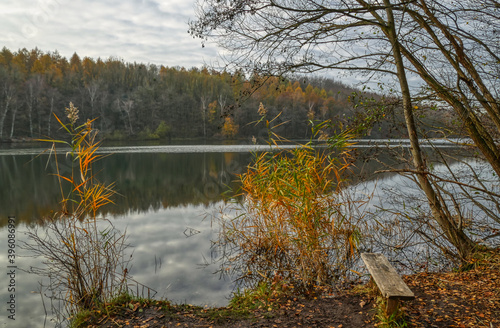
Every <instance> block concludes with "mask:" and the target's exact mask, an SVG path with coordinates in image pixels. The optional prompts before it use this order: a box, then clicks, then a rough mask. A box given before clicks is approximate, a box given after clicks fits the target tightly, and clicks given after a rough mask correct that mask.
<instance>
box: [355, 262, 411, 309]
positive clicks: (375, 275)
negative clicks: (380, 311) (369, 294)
mask: <svg viewBox="0 0 500 328" xmlns="http://www.w3.org/2000/svg"><path fill="white" fill-rule="evenodd" d="M361 258H362V259H363V262H365V265H366V268H367V269H368V271H370V274H371V276H372V279H373V280H374V281H375V283H376V284H377V286H378V288H379V289H380V292H381V293H382V296H383V297H385V298H387V307H386V309H385V313H386V314H387V315H388V316H390V315H391V314H393V313H394V312H395V311H396V309H397V308H398V305H399V300H412V299H414V298H415V295H413V292H412V291H411V290H410V288H408V286H407V285H406V284H405V282H404V281H403V279H401V277H400V276H399V274H398V273H397V272H396V270H395V269H394V268H393V267H392V265H391V264H390V263H389V261H388V260H387V258H386V257H385V256H384V255H382V254H377V253H362V254H361Z"/></svg>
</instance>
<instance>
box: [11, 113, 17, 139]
mask: <svg viewBox="0 0 500 328" xmlns="http://www.w3.org/2000/svg"><path fill="white" fill-rule="evenodd" d="M17 108H18V107H17V106H14V108H13V109H12V123H11V126H10V135H9V139H12V137H13V136H14V125H15V123H16V114H17Z"/></svg>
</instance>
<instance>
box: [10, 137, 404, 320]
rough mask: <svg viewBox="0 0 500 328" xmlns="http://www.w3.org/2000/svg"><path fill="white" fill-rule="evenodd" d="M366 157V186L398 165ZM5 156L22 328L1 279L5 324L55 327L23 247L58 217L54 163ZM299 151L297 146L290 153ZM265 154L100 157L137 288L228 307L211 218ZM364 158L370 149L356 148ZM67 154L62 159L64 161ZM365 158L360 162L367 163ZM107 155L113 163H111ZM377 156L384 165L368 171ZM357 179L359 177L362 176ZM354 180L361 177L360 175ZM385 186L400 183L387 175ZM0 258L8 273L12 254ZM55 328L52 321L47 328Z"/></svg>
mask: <svg viewBox="0 0 500 328" xmlns="http://www.w3.org/2000/svg"><path fill="white" fill-rule="evenodd" d="M364 146H366V148H365V150H361V151H360V153H359V154H358V155H359V159H358V161H357V166H358V170H360V171H361V172H362V173H363V174H364V175H365V176H370V175H372V173H373V172H374V171H375V170H377V169H379V168H381V167H383V165H384V164H391V163H393V164H394V165H395V163H396V160H395V159H394V158H393V157H392V156H391V155H389V153H383V154H382V155H381V154H380V153H378V154H374V153H370V151H371V149H372V148H373V147H372V146H370V145H364ZM3 147H4V148H3V149H0V167H1V171H0V243H1V245H7V235H8V233H7V231H6V225H7V220H8V216H9V215H11V216H15V217H16V221H17V222H16V223H17V233H16V246H17V249H16V251H17V255H20V256H24V257H18V258H16V263H15V264H16V265H17V267H18V269H17V271H16V276H15V288H16V291H15V295H16V321H15V322H13V321H11V320H9V319H7V315H8V314H7V312H6V310H4V309H5V304H6V302H7V301H8V300H9V292H7V285H8V284H9V281H8V277H7V275H6V274H5V273H4V272H2V278H1V279H0V282H1V289H0V295H1V299H2V302H3V303H2V304H4V306H3V307H2V311H1V316H0V318H1V319H0V322H2V323H5V322H7V323H8V326H9V327H28V326H33V327H35V326H36V327H39V326H41V324H40V323H41V322H43V321H44V320H49V319H50V315H49V317H48V318H46V316H45V310H44V307H43V305H42V298H43V299H44V300H45V301H47V300H48V296H49V295H43V294H42V295H41V294H40V292H39V290H40V287H39V283H38V280H39V277H37V276H34V275H30V274H28V273H26V272H23V271H20V269H27V268H29V267H30V266H36V265H38V264H39V260H36V259H33V258H31V257H29V256H28V255H29V254H24V253H23V250H22V249H19V246H20V245H21V243H22V242H23V241H26V240H25V238H26V237H25V235H24V234H23V231H26V229H27V226H33V225H37V224H38V220H39V219H40V218H41V217H43V216H46V215H50V213H51V212H52V211H53V210H54V209H57V208H58V202H59V200H60V198H61V195H60V189H59V186H58V182H57V179H56V177H55V176H54V175H53V174H54V173H55V172H56V168H55V164H54V162H53V161H48V158H49V156H48V155H47V154H43V155H39V154H40V151H41V148H39V147H32V148H27V147H26V145H22V144H21V145H8V146H7V145H3ZM287 147H293V146H287ZM267 149H269V147H268V146H255V145H196V144H193V145H154V144H149V145H134V146H131V145H126V146H124V145H110V146H105V147H102V148H101V153H102V155H104V156H105V157H104V158H103V159H101V160H100V161H99V162H97V163H96V165H95V170H96V172H99V174H98V177H100V178H101V179H100V180H101V181H103V182H107V183H111V182H115V183H116V188H115V189H116V190H117V191H118V193H119V195H117V196H116V197H115V205H111V206H107V207H106V208H105V209H104V210H103V212H102V215H103V216H105V217H106V218H109V219H110V220H112V222H113V224H114V225H115V227H116V228H118V229H119V230H121V231H125V230H126V231H127V235H128V243H129V244H130V245H131V248H130V250H133V260H132V262H131V266H130V270H129V272H130V274H131V275H132V276H133V278H134V280H136V281H138V282H140V283H142V284H144V285H145V286H148V287H150V288H151V289H153V290H155V291H156V292H157V293H156V296H155V298H157V299H168V300H171V301H173V302H177V303H189V304H195V305H201V306H204V305H207V306H223V305H226V304H227V302H228V298H229V297H230V294H231V291H232V290H233V287H234V285H233V283H232V281H231V280H224V279H221V277H220V276H219V274H214V272H216V271H217V270H218V266H217V263H214V260H216V254H214V253H213V251H212V248H211V245H212V240H214V239H215V238H216V227H212V225H211V220H210V217H211V215H214V214H216V213H217V211H218V209H219V208H220V207H221V206H222V205H223V199H222V196H221V193H222V192H224V191H227V190H228V189H229V187H237V186H236V185H235V183H234V181H233V180H234V179H235V177H236V174H238V173H242V172H243V171H244V170H245V169H246V166H247V165H248V163H249V162H250V161H251V159H252V154H251V152H252V151H262V150H267ZM360 149H364V148H363V147H360ZM60 153H63V151H60ZM361 153H362V154H364V155H362V154H361ZM107 155H109V156H107ZM373 156H376V157H377V158H378V159H379V160H378V161H370V160H368V159H370V158H371V157H373ZM59 158H60V159H59V161H60V165H59V169H60V172H61V174H65V173H69V172H71V166H72V165H73V164H72V162H71V161H70V160H69V159H67V158H66V157H65V156H64V155H59ZM358 173H359V172H358ZM357 175H358V174H357ZM384 179H385V180H386V181H390V180H391V179H395V176H394V174H389V175H386V176H385V178H384ZM2 249H3V250H4V251H3V252H4V254H2V255H1V256H0V263H1V264H2V265H1V267H2V268H6V267H7V265H8V263H7V256H6V255H7V254H6V248H5V246H4V247H3V248H2ZM54 325H55V324H54V323H52V322H50V321H48V322H46V326H47V327H52V326H54Z"/></svg>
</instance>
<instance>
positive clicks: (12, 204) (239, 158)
mask: <svg viewBox="0 0 500 328" xmlns="http://www.w3.org/2000/svg"><path fill="white" fill-rule="evenodd" d="M250 157H251V155H250V154H249V153H189V154H181V153H173V154H166V153H160V154H155V153H144V154H141V153H118V154H113V155H112V156H108V157H105V158H103V159H102V160H100V161H99V162H97V163H96V164H95V172H99V173H98V177H100V178H101V181H103V182H106V183H112V182H115V184H116V185H115V186H116V188H115V189H116V190H117V191H118V193H119V195H118V196H116V197H115V203H116V204H115V205H110V206H107V207H106V208H105V209H104V212H103V214H112V215H122V214H125V213H129V212H141V213H144V212H151V211H157V210H159V209H162V208H172V207H178V206H187V205H205V206H209V205H211V204H213V203H214V202H217V201H220V200H221V198H222V196H221V193H222V192H224V191H226V190H227V189H228V188H229V187H230V186H234V185H233V180H234V179H235V174H237V173H241V172H242V170H243V169H245V167H246V165H248V163H249V161H250ZM48 159H49V158H48V156H47V155H42V156H35V155H6V156H0V165H1V167H2V170H1V172H0V185H1V186H2V188H0V208H1V209H2V213H5V214H9V215H16V216H17V217H18V218H19V220H20V221H21V222H24V223H29V222H33V221H34V220H36V219H37V218H40V217H42V216H44V215H48V214H50V212H51V211H52V210H53V209H56V208H58V202H59V201H60V199H61V191H60V188H59V184H58V181H57V178H56V177H55V176H54V175H53V174H54V173H56V172H57V170H56V165H55V162H54V161H53V160H50V161H49V160H48ZM59 161H60V162H59V171H60V173H61V174H62V175H65V174H70V172H71V165H72V162H71V161H70V160H69V159H68V158H66V157H64V156H59ZM6 220H7V219H6V217H2V218H0V226H4V225H5V223H6Z"/></svg>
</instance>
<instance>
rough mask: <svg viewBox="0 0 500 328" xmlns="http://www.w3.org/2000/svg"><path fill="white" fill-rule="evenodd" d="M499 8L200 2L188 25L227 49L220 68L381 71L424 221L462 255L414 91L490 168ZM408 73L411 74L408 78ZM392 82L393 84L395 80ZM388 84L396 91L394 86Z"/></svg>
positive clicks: (380, 2) (431, 0)
mask: <svg viewBox="0 0 500 328" xmlns="http://www.w3.org/2000/svg"><path fill="white" fill-rule="evenodd" d="M499 10H500V6H499V5H498V2H497V1H496V0H481V1H479V2H477V1H473V0H466V1H461V2H451V1H437V0H395V1H391V0H238V1H218V0H205V1H202V2H199V4H198V19H197V20H196V21H193V22H191V23H190V32H191V33H192V34H193V35H194V36H197V37H200V38H202V39H203V40H208V39H211V40H215V41H216V42H217V43H218V44H219V45H220V46H221V47H223V48H225V49H227V50H229V52H228V53H227V57H226V63H227V65H228V66H231V65H233V66H234V67H237V68H239V69H247V70H248V71H249V72H254V71H258V72H261V73H264V74H283V73H288V72H292V73H295V72H316V71H319V70H324V69H335V70H339V71H340V72H343V73H346V72H356V73H357V74H358V75H360V76H362V77H364V78H366V79H367V80H369V79H370V78H373V77H375V76H377V77H381V78H382V80H384V81H386V83H387V84H391V83H395V84H394V87H393V88H392V89H391V91H392V92H393V93H399V95H400V97H401V99H402V101H403V109H404V114H405V121H406V128H407V131H408V135H409V137H410V142H411V153H412V162H413V167H414V172H415V173H416V175H417V178H418V183H419V186H420V187H421V189H422V190H423V191H424V192H425V194H426V197H427V201H428V204H429V206H430V208H431V210H432V213H433V216H434V219H435V220H436V221H437V222H438V224H439V226H440V227H441V229H442V230H443V232H444V233H445V235H446V236H447V238H448V240H449V241H450V242H451V243H453V245H454V246H455V247H456V249H457V251H458V253H459V254H460V256H461V257H462V258H465V257H467V256H468V255H469V254H470V252H472V250H473V248H474V243H473V242H472V241H471V240H470V239H469V238H468V237H467V235H466V234H465V233H464V232H463V230H462V228H461V227H460V226H459V225H457V224H456V222H454V220H453V218H452V217H451V215H450V214H449V211H447V209H446V204H445V203H444V201H442V199H440V197H439V196H438V194H437V193H436V191H435V189H434V187H433V185H432V183H431V181H429V177H428V174H427V172H428V171H429V170H428V167H427V164H426V161H425V158H424V156H423V154H422V152H421V150H420V146H419V140H418V135H417V128H416V124H415V119H414V110H415V107H416V105H415V104H414V100H415V96H416V95H417V94H418V95H419V96H420V94H419V93H420V91H422V90H423V91H424V92H425V94H426V96H427V97H428V99H435V100H439V101H441V102H442V103H443V104H444V103H446V104H448V106H449V107H450V108H451V109H453V110H454V111H455V112H456V113H457V114H458V116H459V118H460V119H461V120H462V122H463V123H464V125H465V126H466V127H467V130H468V133H469V135H470V137H471V138H472V139H473V140H474V142H475V143H476V145H477V147H478V148H479V149H480V151H481V152H482V154H483V155H484V157H485V158H486V159H487V160H488V162H489V163H490V164H491V167H492V168H493V170H495V172H497V175H499V176H500V151H499V149H498V148H497V147H496V144H495V142H494V138H493V136H492V134H491V131H488V130H487V129H486V128H485V127H484V124H483V123H482V121H481V117H483V116H485V117H487V118H488V119H490V120H492V121H493V122H495V127H496V131H493V132H494V133H498V132H499V131H500V124H498V123H497V122H498V120H499V117H500V115H499V114H500V111H499V101H498V91H497V88H498V82H497V80H495V79H498V75H496V77H495V72H498V71H499V66H500V60H499V58H498V54H499V53H500V52H499V50H500V46H499V45H500V43H499V42H498V41H499V38H500V36H499V35H498V30H499V25H500V20H499V19H498V18H499V16H500V15H499ZM410 81H412V82H411V83H410ZM396 86H397V87H396ZM394 90H397V91H394Z"/></svg>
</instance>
